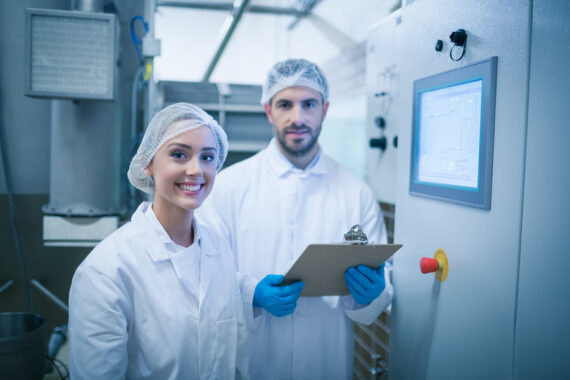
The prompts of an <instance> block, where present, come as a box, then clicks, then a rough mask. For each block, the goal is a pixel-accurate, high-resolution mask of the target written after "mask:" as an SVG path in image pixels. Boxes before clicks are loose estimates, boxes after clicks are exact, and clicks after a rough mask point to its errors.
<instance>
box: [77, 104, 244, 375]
mask: <svg viewBox="0 0 570 380" xmlns="http://www.w3.org/2000/svg"><path fill="white" fill-rule="evenodd" d="M226 154H227V137H226V134H225V133H224V131H223V130H222V128H221V127H220V126H219V125H218V123H217V122H216V121H215V120H214V119H212V117H210V116H209V115H208V114H207V113H205V112H204V111H203V110H201V109H200V108H198V107H195V106H193V105H191V104H186V103H177V104H174V105H171V106H168V107H166V108H165V109H163V110H162V111H160V112H159V113H158V114H156V116H155V117H154V118H153V119H152V121H151V122H150V125H149V126H148V128H147V130H146V132H145V135H144V138H143V140H142V142H141V145H140V147H139V149H138V151H137V153H136V155H135V157H134V158H133V160H132V162H131V165H130V168H129V172H128V177H129V180H130V181H131V183H132V184H133V185H134V186H135V187H137V188H138V189H140V190H142V191H144V192H146V193H149V194H151V195H154V197H153V202H152V203H148V202H143V203H142V204H141V205H140V206H139V207H138V209H137V210H136V212H135V213H134V214H133V217H132V219H131V222H129V223H127V224H126V225H124V226H123V227H121V228H120V229H119V230H117V231H115V232H114V233H113V234H111V235H110V236H109V237H107V238H106V239H105V240H103V241H102V242H101V243H100V244H99V245H97V247H95V249H94V250H93V251H92V252H91V253H90V254H89V255H88V256H87V258H86V259H85V261H83V263H81V265H80V266H79V267H78V269H77V271H76V272H75V275H74V277H73V282H72V286H71V292H70V314H69V327H70V370H71V378H72V379H74V380H75V379H124V378H128V379H198V378H200V379H205V378H215V379H231V378H235V377H237V378H244V377H248V374H247V362H248V357H247V354H248V352H247V342H246V327H245V320H244V314H243V309H242V302H241V295H240V292H239V286H238V284H237V280H236V272H235V264H234V261H233V258H232V255H231V252H230V248H229V246H228V245H227V243H226V242H225V241H224V240H223V239H221V238H219V237H218V236H215V235H214V234H213V232H211V231H210V230H208V229H207V228H206V227H204V226H202V225H199V224H198V223H197V222H196V220H195V219H194V210H195V209H197V208H198V207H200V205H201V204H202V202H203V201H204V199H205V198H206V197H207V196H208V194H209V193H210V191H211V189H212V186H213V185H214V178H215V176H216V171H217V170H218V169H220V167H221V166H222V164H223V162H224V160H225V158H226Z"/></svg>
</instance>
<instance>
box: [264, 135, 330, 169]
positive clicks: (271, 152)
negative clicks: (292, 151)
mask: <svg viewBox="0 0 570 380" xmlns="http://www.w3.org/2000/svg"><path fill="white" fill-rule="evenodd" d="M266 157H267V160H268V161H269V164H270V165H271V167H272V168H273V170H274V171H275V173H276V174H277V176H278V177H283V176H284V175H286V174H288V173H289V172H295V171H297V172H301V173H304V174H306V175H309V174H326V173H327V164H326V160H324V159H323V151H322V149H321V147H320V146H319V150H318V152H317V155H316V156H315V158H314V159H313V161H312V162H311V163H310V164H309V165H308V166H307V168H306V169H305V170H300V169H297V168H296V167H295V166H294V165H293V164H292V163H291V162H290V161H289V160H288V159H287V158H286V157H285V156H284V155H283V153H281V151H280V150H279V148H278V147H277V140H276V139H275V137H274V138H272V139H271V142H270V143H269V146H268V147H267V149H266Z"/></svg>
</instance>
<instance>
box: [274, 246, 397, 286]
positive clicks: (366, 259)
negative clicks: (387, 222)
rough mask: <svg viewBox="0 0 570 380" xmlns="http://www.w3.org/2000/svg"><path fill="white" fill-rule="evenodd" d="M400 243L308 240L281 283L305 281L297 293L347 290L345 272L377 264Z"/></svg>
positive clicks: (376, 266) (395, 249)
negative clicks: (353, 268) (357, 267)
mask: <svg viewBox="0 0 570 380" xmlns="http://www.w3.org/2000/svg"><path fill="white" fill-rule="evenodd" d="M401 247H402V244H357V245H354V244H310V245H308V246H307V248H306V249H305V251H304V252H303V254H301V256H300V257H299V258H298V259H297V261H296V262H295V263H294V264H293V266H292V267H291V268H290V269H289V271H288V272H287V274H285V278H284V279H283V282H282V283H281V284H280V285H287V284H291V283H293V282H296V281H303V282H305V286H304V287H303V290H302V291H301V295H300V297H321V296H342V295H346V294H349V291H348V288H347V287H346V282H345V279H344V272H345V271H346V270H347V269H348V268H350V267H354V266H357V265H359V264H364V265H367V266H369V267H371V268H374V269H376V268H378V267H379V266H380V265H382V263H383V262H385V261H386V260H388V259H389V258H390V257H391V256H392V255H393V254H394V253H396V251H397V250H398V249H400V248H401Z"/></svg>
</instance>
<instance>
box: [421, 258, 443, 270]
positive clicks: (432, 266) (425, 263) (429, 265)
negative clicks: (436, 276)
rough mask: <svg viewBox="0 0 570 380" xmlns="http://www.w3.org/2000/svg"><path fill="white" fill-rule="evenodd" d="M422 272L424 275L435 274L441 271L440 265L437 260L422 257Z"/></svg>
mask: <svg viewBox="0 0 570 380" xmlns="http://www.w3.org/2000/svg"><path fill="white" fill-rule="evenodd" d="M420 270H421V271H422V273H433V272H437V271H438V270H439V263H438V262H437V260H436V259H430V258H429V257H422V259H421V260H420Z"/></svg>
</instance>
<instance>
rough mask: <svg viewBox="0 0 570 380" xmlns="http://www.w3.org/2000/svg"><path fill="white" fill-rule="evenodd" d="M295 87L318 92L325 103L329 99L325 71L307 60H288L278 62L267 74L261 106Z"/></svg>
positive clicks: (262, 91)
mask: <svg viewBox="0 0 570 380" xmlns="http://www.w3.org/2000/svg"><path fill="white" fill-rule="evenodd" d="M293 86H305V87H309V88H312V89H313V90H315V91H318V92H320V93H321V95H322V96H323V103H324V102H326V101H327V100H328V99H329V85H328V83H327V78H326V77H325V74H324V73H323V71H322V70H321V69H320V68H319V66H317V65H316V64H314V63H312V62H309V61H307V60H306V59H287V60H285V61H281V62H277V63H276V64H275V65H273V67H272V68H271V69H270V70H269V73H267V78H266V79H265V83H263V88H262V90H261V104H266V103H269V102H270V101H271V98H272V97H273V95H275V94H276V93H278V92H279V91H281V90H284V89H286V88H288V87H293Z"/></svg>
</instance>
